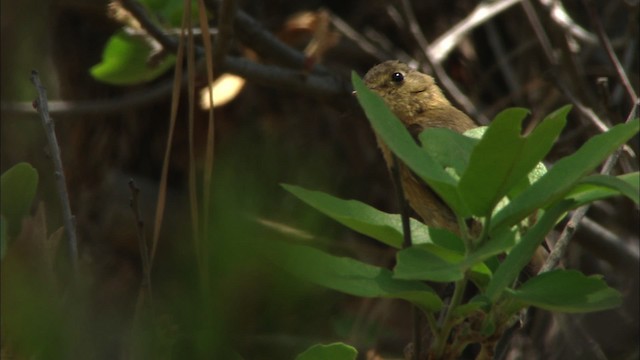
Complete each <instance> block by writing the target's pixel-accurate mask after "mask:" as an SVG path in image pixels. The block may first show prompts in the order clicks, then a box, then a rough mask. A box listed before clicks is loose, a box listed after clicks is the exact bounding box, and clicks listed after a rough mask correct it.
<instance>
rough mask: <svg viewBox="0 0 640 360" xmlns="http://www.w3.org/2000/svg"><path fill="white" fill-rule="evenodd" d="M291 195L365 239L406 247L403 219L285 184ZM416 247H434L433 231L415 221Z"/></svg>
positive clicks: (413, 220)
mask: <svg viewBox="0 0 640 360" xmlns="http://www.w3.org/2000/svg"><path fill="white" fill-rule="evenodd" d="M282 187H284V188H285V189H286V190H287V191H289V192H290V193H292V194H293V195H295V196H296V197H297V198H298V199H300V200H302V201H304V202H305V203H307V204H309V205H310V206H312V207H313V208H315V209H316V210H318V211H320V212H322V213H323V214H325V215H327V216H329V217H330V218H332V219H334V220H336V221H337V222H339V223H341V224H343V225H344V226H346V227H348V228H350V229H353V230H355V231H357V232H359V233H361V234H363V235H367V236H370V237H372V238H374V239H376V240H378V241H380V242H382V243H384V244H387V245H389V246H392V247H394V248H396V249H400V248H401V247H402V242H403V240H404V239H403V235H402V219H401V218H400V215H397V214H388V213H385V212H383V211H380V210H378V209H375V208H373V207H371V206H369V205H367V204H365V203H362V202H360V201H356V200H342V199H339V198H336V197H333V196H331V195H329V194H326V193H323V192H320V191H312V190H307V189H304V188H301V187H299V186H294V185H287V184H282ZM410 226H411V238H412V241H413V243H414V244H415V243H431V241H432V240H431V235H430V234H429V231H430V229H429V228H427V226H426V225H424V224H422V223H421V222H419V221H417V220H415V219H411V221H410Z"/></svg>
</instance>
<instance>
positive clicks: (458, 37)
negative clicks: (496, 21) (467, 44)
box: [428, 0, 522, 64]
mask: <svg viewBox="0 0 640 360" xmlns="http://www.w3.org/2000/svg"><path fill="white" fill-rule="evenodd" d="M520 1H522V0H499V1H482V2H480V4H478V6H476V8H475V9H473V11H472V12H471V13H470V14H469V15H467V17H465V18H464V19H463V20H462V21H460V22H459V23H457V24H456V25H455V26H453V27H452V28H451V29H450V30H449V31H447V32H446V33H444V34H443V35H442V36H440V37H439V38H437V39H436V40H435V41H434V42H433V43H431V46H430V47H429V50H428V51H429V56H430V57H431V59H432V61H433V62H434V63H438V64H439V63H441V62H442V61H444V59H446V57H447V56H448V55H449V53H450V52H451V51H452V50H453V49H454V48H455V47H456V46H457V45H458V44H459V43H460V42H461V41H462V39H464V38H465V37H466V36H467V34H469V33H470V32H471V30H473V29H475V28H476V27H478V26H479V25H482V24H483V23H485V22H487V21H488V20H489V19H490V18H492V17H494V16H496V15H498V14H499V13H501V12H503V11H505V10H507V9H508V8H510V7H511V6H513V5H515V4H517V3H519V2H520Z"/></svg>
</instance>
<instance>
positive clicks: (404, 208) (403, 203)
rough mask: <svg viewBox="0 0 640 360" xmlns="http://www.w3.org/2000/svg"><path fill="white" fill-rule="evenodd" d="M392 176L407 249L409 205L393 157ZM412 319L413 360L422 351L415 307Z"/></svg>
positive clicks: (418, 316) (404, 245)
mask: <svg viewBox="0 0 640 360" xmlns="http://www.w3.org/2000/svg"><path fill="white" fill-rule="evenodd" d="M391 172H392V174H393V182H394V183H395V186H396V196H397V198H398V205H399V206H400V218H401V219H402V237H403V239H404V241H403V244H402V247H403V248H408V247H410V246H411V245H412V241H411V223H410V219H409V204H408V203H407V199H406V198H405V196H404V189H403V187H402V178H401V177H400V162H399V161H398V158H397V157H396V156H395V154H394V155H393V166H392V167H391ZM411 308H412V310H411V311H412V318H413V330H412V331H413V360H419V359H420V352H421V351H422V344H421V341H422V335H421V327H420V313H419V310H418V309H417V307H416V306H415V305H413V306H412V307H411Z"/></svg>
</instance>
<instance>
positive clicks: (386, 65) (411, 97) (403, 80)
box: [363, 60, 477, 234]
mask: <svg viewBox="0 0 640 360" xmlns="http://www.w3.org/2000/svg"><path fill="white" fill-rule="evenodd" d="M363 80H364V83H365V85H366V86H367V87H368V88H369V89H371V90H373V91H374V92H375V93H377V94H378V95H380V96H381V97H382V99H384V101H385V103H386V104H387V106H389V108H390V109H391V111H393V113H394V114H395V115H396V116H397V117H398V118H399V119H400V121H402V123H404V125H405V126H406V127H407V129H408V130H409V132H410V133H411V135H413V137H414V139H416V141H418V135H419V134H420V133H421V132H422V131H423V130H424V129H426V128H448V129H451V130H454V131H457V132H459V133H462V132H465V131H466V130H469V129H472V128H475V127H476V126H477V125H476V124H475V123H474V122H473V121H472V120H471V119H470V118H469V117H468V116H467V115H466V114H464V113H463V112H462V111H460V110H458V109H456V108H455V107H453V106H452V105H451V103H450V102H449V101H448V100H447V99H446V98H445V97H444V95H443V94H442V91H441V90H440V88H439V87H438V85H436V83H435V80H434V79H433V78H432V77H431V76H429V75H426V74H423V73H421V72H419V71H417V70H414V69H411V68H410V67H409V66H407V65H406V64H404V63H401V62H399V61H396V60H392V61H386V62H383V63H381V64H378V65H376V66H374V67H373V68H371V70H369V72H367V74H366V75H365V76H364V79H363ZM376 138H377V141H378V146H380V149H381V150H382V154H383V156H384V160H385V162H386V163H387V167H388V168H389V170H391V169H392V168H393V166H394V163H393V162H394V161H393V155H392V154H391V151H390V150H389V148H388V147H387V146H386V145H385V144H384V143H383V142H382V139H380V137H379V136H377V135H376ZM398 170H399V174H400V178H401V180H402V188H403V189H404V195H405V197H406V199H407V201H408V202H409V205H410V206H411V207H412V208H413V210H415V212H416V213H417V214H418V215H419V216H420V217H421V218H422V220H423V221H424V222H425V224H427V225H428V226H433V227H437V228H444V229H447V230H450V231H452V232H454V233H456V234H459V233H460V230H459V226H458V222H457V220H456V217H455V215H454V214H453V212H452V211H451V209H450V208H449V207H448V206H447V205H446V204H445V203H444V202H443V201H442V200H441V199H440V198H439V197H438V195H436V194H435V193H434V192H433V191H432V190H431V189H430V188H429V187H428V186H427V184H425V183H424V182H423V181H422V180H421V179H420V178H419V177H417V176H416V175H415V174H414V173H413V172H412V171H411V170H410V169H409V168H408V167H407V166H405V165H404V164H399V165H398Z"/></svg>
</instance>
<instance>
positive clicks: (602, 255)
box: [576, 216, 640, 271]
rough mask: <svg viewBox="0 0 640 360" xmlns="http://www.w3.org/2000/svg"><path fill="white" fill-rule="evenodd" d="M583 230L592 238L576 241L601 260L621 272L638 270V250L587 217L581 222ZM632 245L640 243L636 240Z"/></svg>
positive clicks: (639, 262)
mask: <svg viewBox="0 0 640 360" xmlns="http://www.w3.org/2000/svg"><path fill="white" fill-rule="evenodd" d="M580 225H581V226H582V228H583V229H584V230H585V231H587V232H588V233H590V235H591V236H581V237H579V238H577V239H576V240H577V241H578V243H579V244H580V245H581V246H582V247H584V248H586V249H589V251H590V252H591V253H592V254H595V255H596V256H597V257H598V258H599V259H603V260H605V261H607V262H608V263H609V264H611V265H613V266H614V267H616V268H617V269H618V270H619V271H627V270H628V269H633V268H638V266H640V254H638V248H635V249H634V248H633V247H632V246H629V245H628V244H627V243H625V242H624V241H622V239H621V238H620V237H619V236H618V235H616V234H614V233H613V232H611V231H610V230H609V229H607V228H605V227H604V226H602V225H600V224H599V223H597V222H595V221H593V220H591V219H590V218H589V217H588V216H585V217H584V218H583V219H582V221H581V222H580ZM631 243H635V244H637V243H638V239H637V238H636V239H635V240H634V241H632V242H631Z"/></svg>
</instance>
